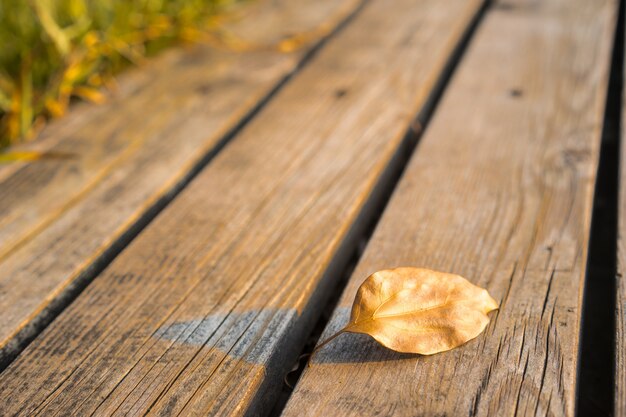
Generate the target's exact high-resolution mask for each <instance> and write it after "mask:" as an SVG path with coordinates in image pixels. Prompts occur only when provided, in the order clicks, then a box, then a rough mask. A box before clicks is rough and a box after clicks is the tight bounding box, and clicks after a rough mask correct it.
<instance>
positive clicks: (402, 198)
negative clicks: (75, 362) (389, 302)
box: [284, 0, 618, 417]
mask: <svg viewBox="0 0 626 417" xmlns="http://www.w3.org/2000/svg"><path fill="white" fill-rule="evenodd" d="M617 3H618V2H617V1H599V2H593V3H591V2H588V1H586V0H574V1H572V0H548V1H542V2H537V1H527V0H520V1H513V2H512V1H506V2H496V3H495V4H493V5H492V7H491V9H490V10H489V11H488V12H487V15H486V16H485V19H484V22H483V23H482V24H481V25H480V26H479V29H478V32H477V34H476V35H475V37H474V38H473V40H472V42H471V44H470V46H469V49H468V51H467V52H466V56H465V57H464V58H463V60H462V62H461V63H460V66H459V69H458V70H457V73H456V74H455V76H454V77H453V79H452V81H451V83H450V85H449V87H448V88H447V90H446V93H445V95H444V97H443V100H442V102H441V103H440V105H439V106H438V108H437V110H436V113H435V116H434V118H433V120H432V122H431V123H430V124H429V125H428V127H427V130H426V132H425V135H424V137H423V138H422V140H421V142H420V144H419V146H418V148H417V153H416V154H415V155H414V157H413V159H412V160H411V161H410V163H409V166H408V167H407V170H406V171H405V173H404V174H403V178H402V179H401V181H400V183H399V186H398V187H397V189H396V190H395V192H394V195H393V197H392V199H391V201H390V203H389V206H388V208H387V210H386V211H385V213H384V215H383V217H382V219H381V222H380V223H379V225H378V227H377V230H376V231H375V232H374V236H373V238H372V239H371V240H370V242H369V244H368V247H367V249H366V251H365V253H364V255H363V257H362V259H361V261H360V262H359V264H358V266H357V268H356V270H355V272H354V274H353V276H352V278H351V280H350V282H349V284H348V287H347V288H346V290H345V292H344V294H343V295H342V298H341V300H340V302H339V307H338V309H337V310H336V312H335V314H334V316H333V318H332V319H331V322H330V324H329V326H328V328H327V329H326V331H325V333H324V335H323V336H322V339H325V338H326V337H328V336H329V335H330V334H332V333H333V332H334V331H336V330H337V329H338V328H340V327H342V326H343V325H345V323H346V322H347V320H348V317H349V307H350V305H351V303H352V301H353V299H354V295H355V293H356V290H357V288H358V286H359V285H360V284H361V282H362V281H363V280H364V279H365V278H366V277H367V276H368V275H370V274H371V273H373V272H375V271H377V270H381V269H385V268H393V267H399V266H417V267H425V268H431V269H435V270H440V271H445V272H452V273H458V274H460V275H462V276H464V277H466V278H468V279H469V280H470V281H472V282H474V283H475V284H477V285H480V286H482V287H484V288H486V289H487V290H488V291H489V293H490V294H491V295H492V296H493V297H494V298H495V299H496V300H497V301H499V302H500V310H499V311H497V312H494V313H490V314H491V317H492V321H491V323H490V324H489V326H488V327H487V329H486V330H485V332H484V333H483V334H482V335H480V336H479V337H478V338H476V339H474V340H472V341H470V342H468V343H467V344H466V345H464V346H461V347H459V348H457V349H454V350H451V351H449V352H445V353H441V354H437V355H434V356H417V355H403V354H398V353H395V352H392V351H389V350H386V349H384V348H382V347H380V346H379V345H377V344H376V343H375V342H373V341H372V340H371V339H369V338H368V337H367V336H363V335H352V334H346V335H342V336H341V337H339V338H337V339H336V340H335V341H334V342H333V343H331V344H329V345H328V346H327V347H325V348H323V349H322V350H320V351H319V352H318V353H317V354H316V356H315V359H314V361H313V364H312V367H311V368H308V369H306V370H305V372H304V374H303V376H302V378H301V380H300V382H299V383H298V384H297V386H296V390H295V392H294V393H293V395H292V397H291V400H290V402H289V403H288V404H287V408H286V409H285V412H284V416H286V417H287V416H313V415H327V416H380V415H384V416H389V415H397V416H444V415H445V416H464V415H470V416H475V415H479V416H486V415H489V416H504V415H548V416H570V417H571V416H574V412H575V399H576V369H577V360H578V350H579V330H580V315H581V296H582V288H583V282H584V276H585V266H586V257H587V246H588V241H589V226H590V217H591V208H592V200H593V189H594V181H595V176H596V170H597V159H598V152H599V144H600V136H601V128H602V122H603V113H604V112H603V110H604V103H605V98H606V93H607V83H608V73H609V68H610V53H611V46H612V39H613V33H614V27H615V21H616V14H617V6H618V4H617Z"/></svg>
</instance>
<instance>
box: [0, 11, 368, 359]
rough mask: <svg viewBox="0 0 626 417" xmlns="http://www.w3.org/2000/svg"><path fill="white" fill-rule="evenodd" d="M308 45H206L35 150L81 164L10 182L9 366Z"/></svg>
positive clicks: (49, 163) (83, 112) (42, 166)
mask: <svg viewBox="0 0 626 417" xmlns="http://www.w3.org/2000/svg"><path fill="white" fill-rule="evenodd" d="M357 5H358V3H357V2H355V1H354V0H344V1H341V2H335V1H329V0H324V1H317V0H315V1H312V0H300V1H277V2H267V1H262V2H258V4H257V5H256V6H255V7H254V8H253V9H252V11H250V12H249V13H248V14H246V15H245V17H243V18H240V19H239V20H237V21H235V22H233V23H232V24H231V25H230V26H229V30H230V31H231V32H232V33H234V34H237V36H240V37H241V38H242V39H254V40H255V41H257V42H258V43H262V44H264V45H270V44H272V43H277V42H279V41H281V40H284V39H285V38H288V37H289V36H291V35H293V34H295V33H297V32H299V31H303V32H305V33H307V32H310V31H315V30H317V29H318V28H320V27H322V28H326V29H329V26H330V27H332V25H337V24H339V22H340V21H341V19H344V18H346V17H347V16H348V14H349V13H350V12H352V11H354V9H355V8H356V7H357ZM306 49H307V48H303V49H301V50H298V51H296V52H293V53H288V54H285V53H282V52H279V51H277V50H272V49H269V48H266V49H263V50H256V51H250V52H246V53H238V52H232V51H228V50H222V49H220V50H217V49H214V48H211V47H208V46H198V47H194V48H191V49H188V50H180V51H175V52H172V53H168V54H166V55H165V56H163V57H162V58H160V59H157V60H155V62H153V63H151V64H149V65H148V66H147V67H145V68H140V69H139V70H136V71H133V72H132V73H131V74H130V75H129V76H127V77H126V78H125V79H123V80H121V83H120V91H119V94H118V95H117V96H115V97H113V98H112V99H111V100H110V102H109V103H108V104H105V105H102V106H88V105H83V106H79V108H77V109H76V111H75V112H74V111H73V112H72V114H71V115H69V116H68V117H67V118H65V119H62V120H60V121H59V122H58V123H53V124H52V125H51V126H50V128H49V129H48V130H47V131H46V132H44V133H43V137H42V138H41V140H39V141H38V142H37V144H36V145H34V147H35V148H36V149H40V150H47V151H52V152H65V153H70V154H72V155H73V156H72V157H71V158H70V159H59V160H54V159H50V160H42V161H38V162H34V163H28V164H15V165H11V166H5V167H4V170H3V171H2V173H1V174H0V175H1V176H2V178H0V311H2V315H1V317H0V362H2V359H3V357H7V356H10V355H11V354H12V352H13V351H15V350H16V349H17V348H18V347H19V346H20V344H21V343H23V342H24V340H25V339H27V338H28V337H29V336H31V335H32V334H34V333H35V332H36V331H37V327H38V326H40V325H41V324H42V323H45V322H46V321H47V320H48V316H49V315H50V309H51V308H52V309H54V308H56V307H58V305H60V304H63V303H64V302H65V301H64V297H66V296H67V295H68V293H69V292H71V291H72V288H73V287H74V286H75V285H77V284H78V285H82V284H81V283H80V282H81V281H84V280H88V279H89V278H90V277H91V276H93V274H94V271H96V272H97V269H98V268H100V267H99V265H100V264H102V263H103V262H106V259H107V258H110V257H111V256H114V254H115V252H116V251H118V250H119V249H120V248H121V247H123V245H124V244H125V240H128V237H129V235H132V234H134V233H136V230H133V228H137V227H141V226H138V225H141V223H142V222H144V223H145V221H146V220H149V218H150V217H151V216H152V215H153V214H151V210H154V209H155V207H158V206H161V205H162V204H163V203H164V202H165V201H166V200H167V199H169V198H171V193H172V192H173V191H175V190H176V189H177V188H179V187H180V186H181V185H182V184H183V183H184V182H185V181H186V179H187V178H188V175H189V174H190V173H192V172H193V171H194V170H195V169H196V168H195V167H197V166H198V164H201V163H202V161H203V159H204V158H206V157H207V155H209V154H210V153H211V152H212V149H215V147H216V146H219V145H220V143H221V141H222V140H223V138H224V136H225V135H226V134H227V132H228V131H229V130H231V129H233V128H234V127H236V126H237V124H238V123H239V122H240V121H241V120H242V118H244V117H245V115H246V114H247V113H249V112H250V111H251V110H252V109H253V108H254V107H255V106H256V105H258V104H259V102H260V100H262V99H263V97H265V96H266V95H267V94H268V93H269V92H270V91H272V89H273V88H275V86H276V85H277V84H278V83H279V82H280V81H281V80H283V79H284V77H285V76H287V75H288V74H289V73H290V72H292V71H293V70H294V69H295V68H296V66H297V65H298V64H299V62H300V61H301V60H302V58H303V56H304V53H305V51H306Z"/></svg>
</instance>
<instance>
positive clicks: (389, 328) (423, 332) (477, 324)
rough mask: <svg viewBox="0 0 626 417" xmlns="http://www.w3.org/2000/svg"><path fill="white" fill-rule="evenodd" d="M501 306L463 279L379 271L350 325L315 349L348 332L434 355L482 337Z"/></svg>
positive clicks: (363, 290) (360, 295)
mask: <svg viewBox="0 0 626 417" xmlns="http://www.w3.org/2000/svg"><path fill="white" fill-rule="evenodd" d="M497 308H498V304H497V303H496V301H495V300H494V299H493V298H491V296H490V295H489V293H488V292H487V291H486V290H484V289H482V288H480V287H477V286H476V285H474V284H472V283H470V282H469V281H468V280H466V279H465V278H463V277H461V276H459V275H454V274H448V273H444V272H437V271H432V270H429V269H423V268H396V269H388V270H383V271H378V272H376V273H374V274H372V275H371V276H369V277H368V278H367V279H366V280H365V282H363V284H361V287H360V288H359V290H358V291H357V294H356V297H355V299H354V304H353V305H352V314H351V316H350V322H349V323H348V324H347V325H346V327H344V328H343V329H341V330H340V331H339V332H337V333H336V334H334V335H333V336H331V337H330V338H328V339H327V340H326V341H325V342H323V343H322V344H320V345H318V347H317V348H316V349H315V351H317V350H319V349H320V348H321V347H322V346H324V345H325V344H326V343H328V342H330V341H331V340H332V339H334V338H335V337H337V336H339V335H340V334H342V333H364V334H367V335H370V336H372V337H373V338H374V339H376V341H378V342H379V343H380V344H382V345H383V346H386V347H388V348H390V349H393V350H395V351H398V352H405V353H419V354H422V355H432V354H434V353H439V352H443V351H446V350H450V349H453V348H455V347H457V346H460V345H462V344H463V343H465V342H467V341H468V340H471V339H473V338H475V337H476V336H478V335H479V334H480V333H481V332H482V331H483V330H484V329H485V327H486V326H487V323H489V317H487V313H488V312H490V311H492V310H495V309H497ZM315 351H314V352H315Z"/></svg>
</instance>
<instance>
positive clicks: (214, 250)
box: [0, 0, 482, 415]
mask: <svg viewBox="0 0 626 417" xmlns="http://www.w3.org/2000/svg"><path fill="white" fill-rule="evenodd" d="M481 5H482V2H481V1H479V0H453V1H452V0H451V1H449V2H446V4H445V5H444V4H443V3H441V2H440V1H439V0H394V1H389V0H377V1H372V2H370V3H368V5H367V6H366V7H365V8H364V9H363V10H362V11H361V12H360V13H359V14H358V15H357V16H356V18H355V19H354V20H353V21H352V22H351V23H350V25H348V26H347V27H346V28H345V29H344V30H342V31H341V32H340V33H339V34H338V35H337V36H335V37H334V38H333V39H332V41H330V42H329V43H328V44H327V45H326V46H325V47H324V48H322V49H321V50H320V51H319V53H318V54H317V55H316V56H315V57H314V58H313V59H312V60H311V61H310V62H309V63H308V64H307V66H305V67H304V68H303V69H302V70H301V71H300V72H299V73H298V74H297V76H296V77H294V78H293V79H292V80H291V81H290V82H289V83H287V84H286V85H285V86H284V88H283V89H281V90H280V91H279V92H278V94H276V96H275V97H274V98H273V99H272V100H271V101H270V102H269V103H268V104H267V105H266V106H265V107H264V108H263V109H262V110H261V112H260V113H259V114H258V116H257V117H256V118H254V119H253V120H252V121H251V122H250V123H249V124H248V125H247V126H246V127H245V128H244V129H243V130H242V131H241V132H240V134H239V135H238V136H237V137H236V138H235V139H234V140H233V141H231V142H230V143H229V144H228V146H227V147H226V148H225V149H224V150H223V151H222V152H221V153H219V154H218V155H217V156H216V157H215V159H214V160H213V161H212V162H211V163H210V164H209V165H208V166H207V167H206V168H205V169H204V170H203V171H202V172H201V173H199V175H198V176H197V177H196V178H195V179H194V180H193V181H192V182H191V183H190V184H189V185H188V186H187V187H186V188H185V189H184V190H183V191H182V192H181V194H180V195H179V196H178V197H177V198H176V199H175V200H174V201H173V202H172V204H170V205H169V206H168V207H167V208H166V209H165V210H164V211H163V212H161V213H160V214H159V216H157V218H156V219H155V220H154V221H153V222H152V223H151V224H150V225H149V226H148V227H147V228H146V229H144V230H143V231H142V233H141V234H140V235H139V236H138V237H137V238H136V239H135V240H133V242H131V244H130V245H129V246H128V247H127V248H126V249H125V250H124V251H123V252H122V253H121V254H120V256H118V257H117V258H116V259H115V260H114V261H113V262H112V263H111V265H110V266H109V267H108V268H107V269H106V270H105V271H104V272H103V273H102V274H101V275H100V276H98V277H97V278H96V279H95V280H94V281H93V282H92V283H91V284H90V285H89V287H88V288H87V289H86V290H85V291H84V292H83V293H82V294H81V295H80V296H79V297H78V298H77V299H76V301H75V302H74V303H73V304H72V305H70V306H69V307H68V308H67V309H66V310H65V311H64V312H63V313H62V314H61V315H60V316H59V317H58V318H57V319H56V320H55V321H54V322H53V323H52V324H51V325H50V326H49V327H48V328H47V329H46V330H45V331H44V332H43V333H42V334H41V335H40V336H39V337H38V338H37V339H35V340H34V341H33V343H31V344H30V345H29V346H28V348H27V349H26V350H25V351H24V352H23V353H22V354H21V355H20V356H19V357H18V358H17V359H16V361H14V362H13V363H12V364H11V365H10V366H9V367H8V368H7V369H6V370H5V371H4V372H3V373H2V374H1V375H0V410H3V411H4V412H5V414H7V415H36V414H43V415H54V414H55V413H58V414H61V415H65V414H68V413H72V414H75V415H88V414H90V413H95V414H98V415H111V414H125V413H128V414H132V415H136V414H144V413H150V414H161V415H176V414H178V413H184V414H198V415H240V414H244V413H248V414H261V413H262V412H263V411H264V410H265V407H267V406H269V405H271V404H272V401H273V399H274V398H275V395H276V394H277V392H278V391H279V389H278V388H279V387H280V384H282V378H283V376H284V374H285V373H286V372H287V371H288V370H289V369H290V368H291V364H293V363H294V362H295V359H296V356H297V353H298V351H299V349H301V347H302V345H303V344H304V341H305V340H304V339H305V338H304V336H305V334H306V333H307V332H308V331H309V330H310V329H311V327H312V325H313V323H314V321H315V320H316V318H317V316H318V315H319V314H320V313H321V309H320V302H321V301H323V300H324V298H325V297H326V296H327V294H328V290H329V288H330V287H331V286H332V285H334V284H333V281H334V280H335V279H336V278H337V274H338V273H339V271H340V270H341V268H342V266H343V265H344V264H345V262H347V260H348V259H349V257H348V255H349V254H350V250H351V249H352V248H353V247H354V245H355V240H356V237H358V236H359V232H358V231H359V228H362V227H363V225H364V224H365V223H364V222H363V221H362V220H364V216H363V215H361V213H367V212H368V211H369V210H371V207H372V204H375V203H372V202H376V198H370V196H372V195H377V194H378V193H380V192H381V190H382V187H381V184H382V185H385V184H386V182H387V180H388V176H389V173H390V172H392V171H393V170H395V169H397V166H396V162H397V158H399V157H400V156H402V153H403V152H406V148H407V144H408V143H410V137H407V136H406V132H407V130H408V128H409V126H410V125H411V123H412V121H413V120H414V117H415V115H416V114H417V113H418V112H419V111H420V110H421V109H422V108H423V107H424V105H425V103H427V102H428V100H429V95H430V92H431V90H432V89H433V87H434V86H435V85H436V82H437V80H438V78H439V76H440V75H441V74H442V71H443V69H444V67H446V64H447V62H448V60H449V58H450V56H451V53H452V51H453V50H454V48H455V46H456V45H457V44H458V43H459V41H460V40H461V38H462V37H463V34H464V33H465V31H466V29H467V27H468V26H469V23H470V22H471V21H472V20H473V18H474V17H475V16H476V14H477V11H478V10H479V9H480V7H481ZM114 201H117V200H114Z"/></svg>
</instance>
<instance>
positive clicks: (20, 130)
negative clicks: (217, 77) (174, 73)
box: [0, 0, 235, 149]
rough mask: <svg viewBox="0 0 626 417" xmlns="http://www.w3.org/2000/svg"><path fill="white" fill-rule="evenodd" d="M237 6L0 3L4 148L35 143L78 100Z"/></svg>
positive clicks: (77, 0) (0, 142) (218, 2)
mask: <svg viewBox="0 0 626 417" xmlns="http://www.w3.org/2000/svg"><path fill="white" fill-rule="evenodd" d="M234 1H235V0H0V45H1V46H0V149H2V148H5V147H7V146H8V145H10V144H13V143H16V142H19V141H25V140H28V139H29V138H32V137H33V136H34V135H35V134H36V132H37V131H38V130H39V128H40V127H41V126H42V125H43V124H44V123H45V121H46V120H47V119H49V118H54V117H59V116H61V115H63V114H64V113H65V112H66V111H67V108H68V105H69V103H70V100H71V99H72V98H74V97H78V98H82V99H87V100H90V101H94V102H99V101H102V100H103V99H104V96H103V95H102V93H101V90H102V87H103V86H106V85H107V84H108V83H110V82H111V80H112V76H113V74H115V73H116V72H118V71H119V70H120V69H122V68H124V67H125V66H128V65H129V64H132V63H138V62H140V61H141V60H142V59H144V58H145V57H146V56H150V55H153V54H155V53H156V52H159V51H161V50H163V49H164V48H167V47H168V46H171V45H172V44H174V43H177V42H181V41H195V40H197V39H199V38H200V37H201V35H202V33H203V32H205V31H207V30H209V29H210V28H212V27H215V26H216V25H217V24H218V19H219V15H220V12H221V11H222V10H223V7H224V6H226V5H227V4H231V3H233V2H234Z"/></svg>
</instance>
